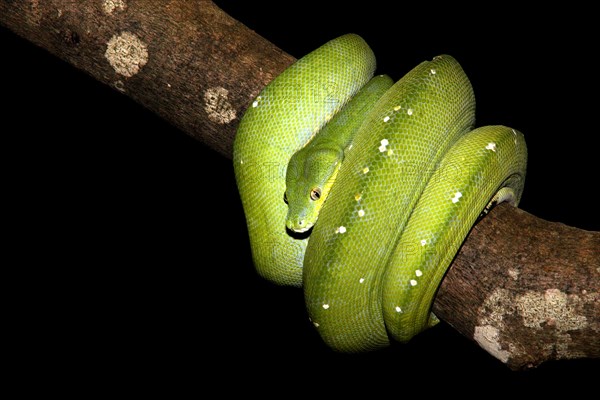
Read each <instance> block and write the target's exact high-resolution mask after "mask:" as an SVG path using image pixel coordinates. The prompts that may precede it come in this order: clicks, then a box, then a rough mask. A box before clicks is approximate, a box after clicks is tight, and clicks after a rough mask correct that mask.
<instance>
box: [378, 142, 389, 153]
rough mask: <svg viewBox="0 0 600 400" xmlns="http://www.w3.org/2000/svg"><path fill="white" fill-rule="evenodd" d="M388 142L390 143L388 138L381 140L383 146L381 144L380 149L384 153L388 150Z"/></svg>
mask: <svg viewBox="0 0 600 400" xmlns="http://www.w3.org/2000/svg"><path fill="white" fill-rule="evenodd" d="M388 144H390V142H388V140H387V139H383V140H382V141H381V146H379V151H380V152H381V153H383V152H384V151H386V150H387V145H388Z"/></svg>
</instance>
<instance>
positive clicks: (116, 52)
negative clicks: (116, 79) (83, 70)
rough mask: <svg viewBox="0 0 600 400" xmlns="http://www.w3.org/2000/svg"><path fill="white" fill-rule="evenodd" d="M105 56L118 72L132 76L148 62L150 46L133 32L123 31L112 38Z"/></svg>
mask: <svg viewBox="0 0 600 400" xmlns="http://www.w3.org/2000/svg"><path fill="white" fill-rule="evenodd" d="M104 57H106V59H107V60H108V62H109V63H110V65H111V66H112V67H113V69H114V70H115V72H116V73H117V74H119V75H123V76H126V77H128V78H131V77H132V76H134V75H135V74H137V73H138V72H140V69H141V68H142V67H143V66H144V65H146V63H147V62H148V47H147V46H146V43H144V42H142V41H141V40H140V38H138V37H137V36H136V35H134V34H133V33H131V32H122V33H121V34H119V35H114V36H113V37H112V38H110V40H109V41H108V43H107V47H106V52H105V53H104Z"/></svg>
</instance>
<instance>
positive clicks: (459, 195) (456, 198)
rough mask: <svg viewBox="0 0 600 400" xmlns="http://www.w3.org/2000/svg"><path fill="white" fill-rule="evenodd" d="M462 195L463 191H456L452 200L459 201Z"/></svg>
mask: <svg viewBox="0 0 600 400" xmlns="http://www.w3.org/2000/svg"><path fill="white" fill-rule="evenodd" d="M461 197H462V193H461V192H456V193H455V194H454V197H453V198H452V202H453V203H458V199H460V198H461Z"/></svg>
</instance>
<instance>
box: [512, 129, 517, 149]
mask: <svg viewBox="0 0 600 400" xmlns="http://www.w3.org/2000/svg"><path fill="white" fill-rule="evenodd" d="M512 133H513V135H514V136H515V137H514V141H515V145H516V144H517V131H515V130H514V129H512Z"/></svg>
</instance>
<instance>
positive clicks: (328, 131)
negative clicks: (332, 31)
mask: <svg viewBox="0 0 600 400" xmlns="http://www.w3.org/2000/svg"><path fill="white" fill-rule="evenodd" d="M393 84H394V82H393V81H392V79H391V78H390V77H389V76H387V75H380V76H376V77H375V78H373V79H371V80H370V81H369V82H368V83H367V84H366V85H365V86H364V87H363V88H362V89H361V90H360V91H359V92H358V93H357V94H356V95H355V96H354V97H353V98H352V100H350V101H349V102H348V104H347V105H346V106H345V107H344V108H343V109H342V110H341V111H340V112H339V113H337V114H336V115H335V116H334V117H333V118H332V119H331V121H329V123H327V125H325V126H324V127H323V129H322V130H321V131H320V132H319V134H318V135H316V136H315V137H314V139H313V140H311V141H310V142H308V144H307V145H306V146H305V147H303V148H302V149H300V150H298V151H297V152H296V153H295V154H294V155H293V156H292V158H291V159H290V162H289V163H288V168H287V173H286V179H285V180H286V201H287V203H288V207H289V209H288V214H287V219H286V221H287V222H286V226H287V227H288V229H290V230H291V231H294V232H298V233H303V232H306V231H307V230H309V229H310V228H311V227H312V226H313V225H314V224H315V222H316V221H317V218H318V216H319V212H320V211H321V207H322V206H323V204H324V203H325V199H327V196H328V194H329V191H330V190H331V187H332V185H333V183H334V182H335V178H336V176H337V173H338V171H339V169H340V166H341V165H342V162H343V161H344V154H345V153H346V152H347V151H348V147H349V146H350V142H351V141H352V139H353V138H354V136H355V135H356V132H357V131H358V129H359V128H360V126H361V125H362V123H363V122H364V119H365V115H366V114H367V113H368V112H369V111H370V110H371V109H372V108H373V106H374V105H375V103H376V102H377V100H379V98H380V97H381V96H382V95H383V94H384V93H385V92H386V91H387V90H388V89H389V88H390V87H392V85H393ZM313 191H317V193H318V197H315V196H313V197H311V192H313ZM313 193H314V192H313Z"/></svg>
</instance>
